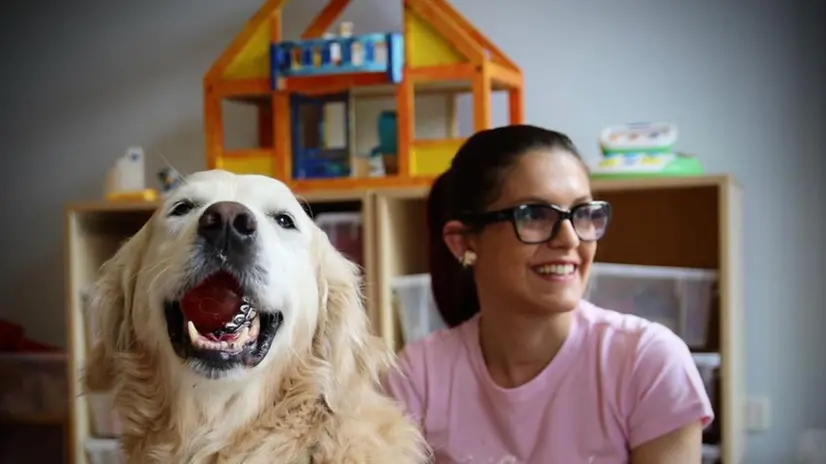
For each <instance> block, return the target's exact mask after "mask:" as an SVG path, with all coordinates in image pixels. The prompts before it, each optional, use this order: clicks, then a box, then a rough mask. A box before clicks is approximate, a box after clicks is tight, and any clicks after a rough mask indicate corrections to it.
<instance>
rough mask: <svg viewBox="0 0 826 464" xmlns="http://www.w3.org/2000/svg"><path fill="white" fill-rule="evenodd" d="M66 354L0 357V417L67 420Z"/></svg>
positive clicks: (0, 355) (16, 354) (4, 355)
mask: <svg viewBox="0 0 826 464" xmlns="http://www.w3.org/2000/svg"><path fill="white" fill-rule="evenodd" d="M66 372H67V370H66V355H65V354H63V353H6V354H0V415H8V416H11V417H26V418H31V417H50V418H55V417H63V416H65V414H66V411H67V409H68V407H67V406H68V402H69V393H68V382H67V375H66Z"/></svg>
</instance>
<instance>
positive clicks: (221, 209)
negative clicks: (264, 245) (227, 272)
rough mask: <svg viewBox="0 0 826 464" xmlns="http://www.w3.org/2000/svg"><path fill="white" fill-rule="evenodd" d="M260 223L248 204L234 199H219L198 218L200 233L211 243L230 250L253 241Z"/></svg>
mask: <svg viewBox="0 0 826 464" xmlns="http://www.w3.org/2000/svg"><path fill="white" fill-rule="evenodd" d="M257 228H258V223H257V222H256V220H255V215H254V214H253V212H252V211H250V210H249V208H247V207H246V206H244V205H242V204H241V203H237V202H234V201H219V202H217V203H213V204H211V205H209V207H208V208H207V209H206V210H205V211H204V213H203V214H202V215H201V217H200V219H198V235H200V236H201V237H203V238H204V240H206V241H207V242H208V243H209V244H211V245H213V246H215V247H218V248H221V249H225V250H229V249H235V248H238V247H243V246H244V245H246V244H248V243H250V242H252V239H253V237H255V231H256V229H257Z"/></svg>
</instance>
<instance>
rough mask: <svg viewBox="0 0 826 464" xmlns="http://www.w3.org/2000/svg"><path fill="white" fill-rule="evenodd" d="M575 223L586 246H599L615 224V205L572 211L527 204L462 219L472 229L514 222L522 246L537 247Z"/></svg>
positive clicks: (586, 206)
mask: <svg viewBox="0 0 826 464" xmlns="http://www.w3.org/2000/svg"><path fill="white" fill-rule="evenodd" d="M566 220H568V221H571V225H572V226H573V227H574V232H575V233H576V235H577V237H579V239H580V240H582V241H583V242H595V241H597V240H599V239H601V238H602V236H603V235H605V230H606V229H607V228H608V222H609V221H610V220H611V204H610V203H608V202H607V201H589V202H586V203H581V204H578V205H576V206H574V207H573V208H571V209H564V208H560V207H559V206H556V205H551V204H540V203H533V204H525V205H519V206H514V207H511V208H504V209H500V210H496V211H488V212H484V213H479V214H471V215H467V216H465V217H464V218H462V221H463V222H465V223H467V224H468V225H472V226H476V227H483V226H485V225H488V224H492V223H494V222H501V221H510V223H511V224H512V225H513V231H514V232H515V233H516V237H517V238H518V239H519V241H520V242H522V243H526V244H529V245H536V244H539V243H545V242H548V241H551V240H553V239H554V238H555V237H556V236H557V234H559V230H560V228H561V225H562V222H563V221H566Z"/></svg>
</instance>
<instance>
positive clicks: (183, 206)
mask: <svg viewBox="0 0 826 464" xmlns="http://www.w3.org/2000/svg"><path fill="white" fill-rule="evenodd" d="M195 206H196V205H195V203H194V202H193V201H190V200H181V201H179V202H177V203H175V205H174V206H172V209H171V210H169V216H184V215H185V214H187V213H189V212H190V211H192V210H193V209H195Z"/></svg>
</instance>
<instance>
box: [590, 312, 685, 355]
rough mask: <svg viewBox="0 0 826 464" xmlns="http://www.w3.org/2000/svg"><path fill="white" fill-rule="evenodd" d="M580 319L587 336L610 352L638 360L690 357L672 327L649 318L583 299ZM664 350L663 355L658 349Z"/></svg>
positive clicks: (683, 343)
mask: <svg viewBox="0 0 826 464" xmlns="http://www.w3.org/2000/svg"><path fill="white" fill-rule="evenodd" d="M578 321H579V323H580V324H582V325H583V326H584V332H585V333H586V337H587V338H590V339H591V341H592V342H594V343H595V344H597V345H599V346H606V345H607V346H609V347H610V348H611V349H610V350H608V351H607V353H609V354H613V355H615V356H618V357H621V358H624V359H637V362H640V361H641V362H646V361H650V362H658V361H660V359H656V358H660V357H661V356H672V355H677V356H678V357H687V358H688V359H690V352H689V349H688V346H687V345H686V344H685V342H684V341H683V340H682V339H681V338H680V337H679V336H678V335H677V334H675V333H674V332H673V331H672V330H671V329H669V328H668V327H666V326H664V325H662V324H660V323H658V322H652V321H649V320H647V319H644V318H641V317H639V316H635V315H633V314H625V313H621V312H617V311H613V310H610V309H605V308H600V307H598V306H595V305H593V304H591V303H590V302H587V301H583V302H582V303H581V304H580V307H579V311H578ZM652 347H656V348H657V350H662V351H661V352H660V353H659V354H658V353H657V350H652V349H651V348H652Z"/></svg>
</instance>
